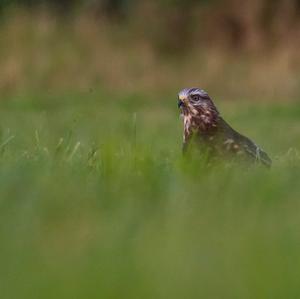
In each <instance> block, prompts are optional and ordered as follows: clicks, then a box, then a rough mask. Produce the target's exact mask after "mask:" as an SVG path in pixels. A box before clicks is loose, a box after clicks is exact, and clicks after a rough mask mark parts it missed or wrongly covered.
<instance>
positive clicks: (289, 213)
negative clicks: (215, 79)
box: [0, 92, 300, 299]
mask: <svg viewBox="0 0 300 299" xmlns="http://www.w3.org/2000/svg"><path fill="white" fill-rule="evenodd" d="M154 98H155V99H156V100H154ZM219 106H220V110H221V111H223V115H224V117H225V118H226V119H227V120H228V121H229V122H230V123H231V124H232V125H233V126H234V127H235V128H236V129H238V130H240V131H241V132H243V133H244V134H246V135H248V136H249V137H251V138H253V139H254V140H255V141H256V142H257V143H258V144H260V145H261V146H262V147H263V148H264V149H265V150H266V151H267V152H268V153H269V154H270V155H271V157H272V158H273V160H274V165H273V167H272V169H271V170H270V171H269V170H266V169H263V168H260V167H257V168H251V169H249V170H245V169H240V168H239V167H237V166H234V167H228V166H226V165H219V166H216V167H214V168H212V169H207V168H206V167H204V165H203V162H202V161H201V158H199V159H198V160H193V161H190V160H184V159H183V158H182V157H181V138H182V137H181V135H182V124H181V120H180V119H179V117H178V111H177V109H176V99H174V98H173V96H172V95H169V96H166V99H165V101H163V100H159V99H157V95H156V96H155V97H153V99H152V98H148V99H147V100H145V99H144V98H143V96H139V95H135V96H128V97H125V98H121V97H116V96H115V97H113V96H111V95H107V94H103V93H99V92H96V93H90V94H70V95H62V96H53V95H52V96H51V95H48V96H45V95H41V96H36V95H35V96H31V95H27V96H25V95H24V96H21V97H14V98H10V99H3V100H2V101H1V103H0V120H1V121H0V265H1V267H0V290H1V299H19V298H30V299H32V298H43V299H47V298H56V299H57V298H72V299H74V298H130V299H132V298H155V299H158V298H163V299H165V298H230V299H232V298H272V299H273V298H299V297H300V288H299V277H300V230H299V228H300V217H299V215H300V200H299V199H300V187H299V181H300V171H299V165H300V157H299V154H298V152H297V149H299V148H300V138H299V136H300V126H299V117H300V109H299V105H297V104H290V105H288V104H285V105H280V104H277V105H269V106H266V105H259V104H257V103H256V104H254V103H252V104H251V103H236V102H235V103H225V102H223V103H219Z"/></svg>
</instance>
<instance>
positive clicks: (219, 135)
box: [178, 88, 272, 167]
mask: <svg viewBox="0 0 300 299" xmlns="http://www.w3.org/2000/svg"><path fill="white" fill-rule="evenodd" d="M178 107H179V108H180V110H181V114H182V116H183V122H184V134H183V152H186V151H187V148H188V147H189V144H190V143H191V140H195V141H196V142H197V143H198V144H201V148H205V150H206V151H207V152H208V154H209V155H210V156H213V157H220V158H225V157H226V158H229V159H233V160H237V159H238V160H241V161H249V162H254V163H256V162H259V163H262V164H264V165H266V166H268V167H270V166H271V164H272V161H271V159H270V158H269V156H268V155H267V154H266V153H265V152H264V151H263V150H262V149H260V148H259V147H258V146H257V145H256V144H255V143H254V142H252V141H251V140H250V139H249V138H247V137H245V136H243V135H241V134H239V133H238V132H236V131H235V130H234V129H232V128H231V127H230V125H229V124H228V123H227V122H226V121H225V120H224V119H223V118H222V117H221V116H220V113H219V111H218V110H217V108H216V106H215V105H214V103H213V101H212V99H211V98H210V97H209V96H208V94H207V93H206V92H205V91H204V90H202V89H199V88H185V89H183V90H182V91H180V92H179V94H178ZM203 146H204V147H203Z"/></svg>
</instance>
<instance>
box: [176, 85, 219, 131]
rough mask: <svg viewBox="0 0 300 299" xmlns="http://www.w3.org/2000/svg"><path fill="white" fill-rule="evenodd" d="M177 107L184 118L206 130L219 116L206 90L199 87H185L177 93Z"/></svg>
mask: <svg viewBox="0 0 300 299" xmlns="http://www.w3.org/2000/svg"><path fill="white" fill-rule="evenodd" d="M178 108H180V110H181V115H182V116H183V117H184V118H189V119H193V120H194V123H195V124H196V125H197V126H198V127H200V128H202V129H205V130H207V129H208V128H209V127H210V126H212V125H213V124H214V123H215V122H216V121H217V119H218V117H219V112H218V110H217V108H216V106H215V105H214V103H213V101H212V99H211V98H210V97H209V95H208V94H207V92H206V91H204V90H203V89H200V88H185V89H183V90H181V91H180V92H179V94H178Z"/></svg>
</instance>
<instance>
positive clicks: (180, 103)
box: [178, 100, 184, 108]
mask: <svg viewBox="0 0 300 299" xmlns="http://www.w3.org/2000/svg"><path fill="white" fill-rule="evenodd" d="M183 105H184V103H183V101H182V100H178V108H181V107H182V106H183Z"/></svg>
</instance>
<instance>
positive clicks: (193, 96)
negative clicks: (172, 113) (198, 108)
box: [191, 94, 200, 102]
mask: <svg viewBox="0 0 300 299" xmlns="http://www.w3.org/2000/svg"><path fill="white" fill-rule="evenodd" d="M191 99H192V101H195V102H197V101H199V99H200V97H199V95H197V94H194V95H192V96H191Z"/></svg>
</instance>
